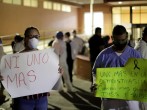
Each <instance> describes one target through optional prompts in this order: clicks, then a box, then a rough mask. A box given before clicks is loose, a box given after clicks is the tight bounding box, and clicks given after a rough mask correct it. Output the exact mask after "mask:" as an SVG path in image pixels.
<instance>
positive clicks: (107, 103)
mask: <svg viewBox="0 0 147 110" xmlns="http://www.w3.org/2000/svg"><path fill="white" fill-rule="evenodd" d="M112 39H113V45H112V46H110V47H108V48H106V49H104V50H103V51H102V52H101V53H100V54H99V55H98V56H97V58H96V60H95V63H94V66H93V70H92V74H93V79H94V81H93V82H94V83H93V86H92V88H93V92H95V90H96V89H97V88H98V86H99V85H96V84H95V79H96V78H95V76H96V68H110V67H124V65H125V63H126V62H127V61H128V59H129V58H141V54H140V53H139V52H138V51H136V50H134V49H133V48H131V47H130V46H128V45H127V39H128V33H127V31H126V29H125V27H124V26H122V25H116V26H115V27H114V28H113V32H112ZM97 74H99V73H97ZM139 105H140V102H138V101H133V100H121V99H110V98H102V105H101V109H102V110H110V109H111V110H112V109H113V110H143V109H142V108H140V106H139Z"/></svg>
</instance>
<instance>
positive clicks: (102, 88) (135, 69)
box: [96, 59, 147, 102]
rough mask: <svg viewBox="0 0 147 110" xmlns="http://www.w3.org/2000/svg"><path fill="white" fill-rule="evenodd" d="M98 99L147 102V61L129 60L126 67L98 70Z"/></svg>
mask: <svg viewBox="0 0 147 110" xmlns="http://www.w3.org/2000/svg"><path fill="white" fill-rule="evenodd" d="M96 83H97V85H98V89H97V91H96V96H97V97H102V98H115V99H125V100H138V101H144V102H147V60H145V59H129V60H128V62H127V63H126V65H125V67H120V68H97V74H96Z"/></svg>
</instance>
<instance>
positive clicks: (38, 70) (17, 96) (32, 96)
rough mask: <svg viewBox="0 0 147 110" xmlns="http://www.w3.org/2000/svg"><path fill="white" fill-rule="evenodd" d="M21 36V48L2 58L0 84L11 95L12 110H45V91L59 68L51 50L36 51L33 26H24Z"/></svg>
mask: <svg viewBox="0 0 147 110" xmlns="http://www.w3.org/2000/svg"><path fill="white" fill-rule="evenodd" d="M24 36H25V38H24V46H25V49H24V50H23V51H21V52H20V53H19V54H12V55H6V56H4V57H3V58H2V60H1V63H2V64H1V73H2V76H3V77H0V79H1V80H2V78H3V79H4V80H3V81H2V82H3V85H4V86H5V89H6V90H7V91H8V92H9V93H10V95H11V97H12V98H13V104H14V106H13V109H14V110H47V107H48V100H47V96H48V95H49V93H48V92H49V90H51V89H52V88H53V86H54V85H55V84H56V82H57V80H58V79H59V77H60V74H58V72H60V73H62V69H61V68H59V67H58V66H59V65H58V64H59V62H58V58H57V56H56V54H55V53H54V52H52V51H53V50H51V49H48V50H47V49H46V50H43V51H37V50H38V49H37V45H38V43H39V37H40V34H39V31H38V29H37V28H35V27H28V28H27V29H26V30H25V33H24ZM51 54H52V55H51ZM52 56H54V57H56V58H52ZM50 57H51V58H50ZM55 66H56V67H57V68H56V67H55ZM51 68H52V70H51ZM42 79H43V80H42ZM53 82H54V83H53Z"/></svg>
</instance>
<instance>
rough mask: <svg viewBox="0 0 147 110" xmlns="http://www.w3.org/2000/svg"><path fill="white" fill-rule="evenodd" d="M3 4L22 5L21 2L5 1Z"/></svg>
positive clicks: (14, 0) (16, 0)
mask: <svg viewBox="0 0 147 110" xmlns="http://www.w3.org/2000/svg"><path fill="white" fill-rule="evenodd" d="M3 3H9V4H15V5H21V0H3Z"/></svg>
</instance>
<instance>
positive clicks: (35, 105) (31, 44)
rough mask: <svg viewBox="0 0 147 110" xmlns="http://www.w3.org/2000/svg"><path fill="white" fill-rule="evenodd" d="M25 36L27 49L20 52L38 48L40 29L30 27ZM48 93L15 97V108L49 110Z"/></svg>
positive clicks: (17, 109) (0, 77) (16, 109)
mask: <svg viewBox="0 0 147 110" xmlns="http://www.w3.org/2000/svg"><path fill="white" fill-rule="evenodd" d="M24 36H25V38H24V46H25V49H24V50H23V51H21V52H20V53H23V52H30V51H36V50H38V49H37V45H38V43H39V37H40V34H39V31H38V29H37V28H35V27H28V28H27V29H26V30H25V33H24ZM59 73H62V69H61V68H59ZM2 79H3V77H2V76H1V75H0V80H2ZM48 95H49V93H48V92H46V93H39V94H34V95H29V96H24V97H18V98H14V99H13V109H14V110H47V107H48V100H47V96H48Z"/></svg>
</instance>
